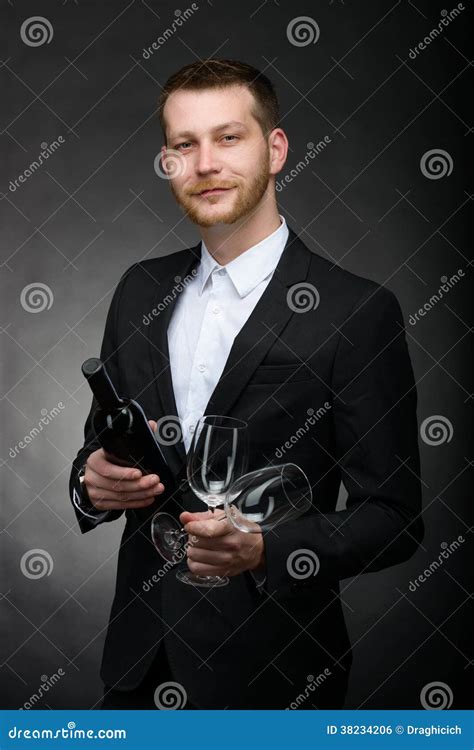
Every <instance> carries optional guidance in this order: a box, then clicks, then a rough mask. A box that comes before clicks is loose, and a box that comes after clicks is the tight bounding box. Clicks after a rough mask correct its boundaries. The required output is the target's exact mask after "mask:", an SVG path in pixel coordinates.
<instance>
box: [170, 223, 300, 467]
mask: <svg viewBox="0 0 474 750" xmlns="http://www.w3.org/2000/svg"><path fill="white" fill-rule="evenodd" d="M280 220H281V224H280V226H279V227H278V229H275V231H274V232H272V234H270V235H269V236H268V237H265V239H264V240H261V242H258V243H257V244H256V245H253V246H252V247H250V248H249V249H248V250H246V251H245V252H243V253H241V255H239V256H238V257H237V258H234V260H231V261H230V262H229V263H227V264H226V265H225V266H221V265H220V264H219V263H218V262H217V261H216V260H215V259H214V258H213V257H212V255H211V254H210V253H209V251H208V249H207V248H206V245H205V243H204V241H202V242H201V262H200V264H199V267H198V272H197V274H196V275H195V277H194V278H193V279H192V281H191V282H190V283H189V284H187V285H186V287H185V289H184V290H183V291H182V292H181V294H180V295H179V298H178V300H177V302H176V304H175V307H174V310H173V314H172V317H171V320H170V324H169V326H168V348H169V353H170V367H171V376H172V381H173V390H174V396H175V401H176V407H177V410H178V417H179V419H180V423H181V430H182V435H183V441H184V445H185V449H186V452H188V450H189V446H190V443H191V440H192V436H193V432H194V429H195V427H196V423H197V421H198V419H199V418H200V417H202V416H203V414H204V411H205V409H206V406H207V403H208V401H209V398H210V397H211V395H212V392H213V391H214V388H215V386H216V384H217V382H218V380H219V378H220V376H221V374H222V371H223V369H224V365H225V363H226V361H227V358H228V356H229V352H230V350H231V348H232V344H233V341H234V338H235V337H236V336H237V334H238V333H239V331H240V329H241V328H242V326H243V325H244V324H245V322H246V320H247V319H248V317H249V316H250V314H251V312H252V310H253V309H254V307H255V305H256V304H257V302H258V300H259V299H260V297H261V296H262V294H263V292H264V291H265V288H266V286H267V284H268V283H269V281H270V279H271V277H272V275H273V272H274V270H275V268H276V266H277V264H278V261H279V260H280V256H281V254H282V252H283V250H284V248H285V245H286V242H287V239H288V226H287V224H286V221H285V219H284V218H283V216H280Z"/></svg>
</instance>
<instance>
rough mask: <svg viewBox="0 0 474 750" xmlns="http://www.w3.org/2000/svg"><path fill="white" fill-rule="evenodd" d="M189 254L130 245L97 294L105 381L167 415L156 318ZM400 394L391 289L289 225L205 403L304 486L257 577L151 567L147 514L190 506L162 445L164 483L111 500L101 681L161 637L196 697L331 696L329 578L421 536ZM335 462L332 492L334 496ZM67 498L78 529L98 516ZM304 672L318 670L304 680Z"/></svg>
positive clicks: (335, 616) (335, 617)
mask: <svg viewBox="0 0 474 750" xmlns="http://www.w3.org/2000/svg"><path fill="white" fill-rule="evenodd" d="M199 255H200V244H198V245H197V246H195V247H193V248H191V249H187V250H183V251H181V252H178V253H174V254H171V255H168V256H165V257H162V258H155V259H150V260H145V261H141V262H138V263H135V264H134V265H133V266H131V267H130V268H129V269H128V270H127V271H126V272H125V274H124V275H123V276H122V278H121V279H120V282H119V284H118V286H117V288H116V290H115V293H114V296H113V299H112V302H111V306H110V309H109V313H108V316H107V322H106V327H105V334H104V338H103V344H102V349H101V357H102V358H103V359H104V360H105V362H106V363H107V368H108V370H109V372H110V374H111V377H112V380H113V382H114V384H115V385H116V387H117V389H118V391H119V392H120V393H121V394H122V395H128V396H130V397H132V398H135V399H136V400H138V401H139V403H140V404H141V405H142V406H143V408H144V411H145V413H146V415H147V418H149V419H155V420H158V419H160V418H162V417H166V416H169V417H172V418H173V417H174V418H175V419H176V417H177V411H176V404H175V400H174V394H173V387H172V381H171V374H170V367H169V352H168V344H167V328H168V323H169V320H170V316H171V313H172V310H173V305H174V303H175V302H176V299H177V298H178V295H179V291H180V290H182V288H184V286H185V284H186V280H187V279H188V278H191V276H190V274H192V272H193V269H196V267H197V264H198V263H199ZM300 285H302V286H300ZM305 288H306V290H307V296H306V297H304V289H305ZM314 290H317V291H316V292H315V291H314ZM308 294H309V296H310V297H311V299H312V300H313V304H311V306H310V305H309V297H308ZM302 295H303V296H302ZM318 301H319V303H318ZM308 307H310V308H311V309H308ZM303 309H304V310H306V311H305V312H302V311H301V310H303ZM416 402H417V396H416V388H415V382H414V377H413V371H412V366H411V362H410V357H409V353H408V350H407V345H406V339H405V333H404V325H403V317H402V314H401V311H400V306H399V304H398V302H397V299H396V297H395V296H394V294H393V293H392V292H391V291H389V290H388V289H386V288H385V287H383V286H380V285H379V284H376V283H374V282H372V281H369V280H367V279H364V278H360V277H358V276H355V275H353V274H352V273H349V272H347V271H344V270H342V269H341V268H339V267H338V266H335V265H332V264H330V263H329V262H328V261H326V260H324V259H323V258H321V257H320V256H318V255H316V254H315V253H313V252H311V251H310V250H309V249H308V248H307V247H306V246H305V245H304V244H303V242H302V241H301V240H300V239H299V238H298V236H297V235H296V234H295V233H294V231H293V230H292V229H291V228H290V233H289V237H288V241H287V245H286V247H285V249H284V251H283V254H282V256H281V258H280V261H279V263H278V265H277V268H276V270H275V272H274V274H273V276H272V278H271V280H270V282H269V284H268V286H267V288H266V289H265V291H264V293H263V295H262V297H261V298H260V300H259V301H258V303H257V305H256V307H255V309H254V310H253V312H252V314H251V315H250V317H249V318H248V320H247V322H246V323H245V325H244V326H243V328H242V329H241V331H240V332H239V334H238V335H237V337H236V338H235V340H234V343H233V346H232V349H231V352H230V355H229V357H228V360H227V362H226V365H225V368H224V371H223V373H222V376H221V378H220V380H219V382H218V384H217V386H216V388H215V390H214V392H213V394H212V396H211V398H210V400H209V403H208V405H207V408H206V411H205V414H228V415H231V416H234V417H238V418H239V419H243V420H246V421H247V422H248V423H249V430H250V465H249V471H250V470H253V469H256V468H259V467H261V466H263V465H266V464H267V463H269V462H274V463H280V462H284V461H291V462H293V463H296V464H298V465H299V466H301V468H302V469H303V470H304V471H305V473H306V474H307V476H308V477H309V479H310V481H311V484H312V487H313V495H314V502H313V508H312V511H310V513H308V514H306V515H305V516H304V517H302V518H300V519H298V520H295V521H291V522H288V523H286V524H284V525H282V526H281V527H279V528H278V529H277V530H276V531H275V532H271V533H268V534H266V536H265V554H266V572H267V578H266V583H265V585H264V587H263V589H262V590H261V591H259V590H258V589H257V587H256V585H255V581H254V579H253V577H252V575H251V574H249V573H248V572H246V573H244V574H242V575H239V576H234V577H233V578H232V579H231V583H230V586H228V587H222V588H215V589H212V590H209V589H197V588H194V587H192V586H186V585H184V584H182V583H180V582H179V581H178V580H176V578H175V573H174V570H170V571H168V572H165V573H163V561H162V559H161V558H160V556H159V555H158V553H157V552H156V550H155V548H154V546H153V544H152V542H151V539H150V530H149V526H150V519H151V516H152V515H153V513H154V512H156V510H157V509H158V508H160V507H162V508H163V509H164V510H167V511H168V512H170V513H172V514H174V515H176V517H178V515H179V513H180V512H181V511H182V510H183V509H188V510H195V511H196V510H204V509H205V507H204V505H203V504H202V503H201V501H200V500H198V498H197V497H196V496H194V494H193V493H192V492H191V491H189V488H187V485H186V481H185V476H186V474H185V449H184V445H183V442H182V441H180V442H177V443H175V444H174V445H169V446H164V447H163V450H164V451H165V453H166V457H167V460H168V462H169V466H170V467H171V469H172V471H173V474H174V475H175V477H176V480H177V482H178V483H179V488H180V489H179V491H178V492H174V494H171V493H170V492H169V491H165V493H163V494H162V495H161V496H160V498H159V499H158V500H157V501H156V503H155V504H153V506H151V507H150V508H147V509H143V510H139V511H133V510H129V511H126V513H125V515H126V525H125V529H124V532H123V536H122V541H121V546H120V554H119V561H118V570H117V584H116V591H115V598H114V601H113V605H112V611H111V615H110V622H109V626H108V631H107V637H106V642H105V647H104V654H103V661H102V668H101V676H102V678H103V680H104V682H105V683H106V684H107V685H109V686H114V687H115V688H116V689H120V690H124V691H126V690H130V689H132V688H134V687H135V686H137V685H138V684H139V683H140V681H141V680H142V679H143V676H144V674H145V673H146V671H147V670H148V668H149V666H150V664H151V662H152V660H153V657H154V655H155V653H156V651H157V648H158V645H159V643H160V641H161V640H162V638H163V637H164V639H165V640H164V642H165V646H166V649H167V653H168V658H169V661H170V664H171V667H172V669H173V672H174V674H175V678H176V681H177V682H179V683H181V684H182V685H183V686H184V688H185V690H186V692H187V695H188V699H189V701H190V702H191V703H193V704H195V705H196V706H198V707H201V708H208V709H214V708H217V709H219V708H226V707H229V708H275V709H277V708H285V707H286V706H289V705H290V703H291V702H292V701H293V702H294V701H295V700H296V696H298V695H300V694H302V693H304V691H305V690H306V691H307V692H308V695H309V694H310V697H309V698H308V699H307V700H306V698H305V700H304V701H303V700H302V701H301V706H300V707H301V708H312V707H313V706H314V705H317V707H318V708H320V707H321V708H322V707H328V708H331V707H338V706H340V705H341V696H342V699H343V696H344V692H345V690H346V686H347V678H348V674H349V669H350V665H351V661H352V654H351V649H350V643H349V639H348V634H347V630H346V626H345V622H344V617H343V612H342V607H341V601H340V598H339V582H340V581H341V579H344V578H347V577H350V576H357V575H359V574H361V573H368V572H374V571H378V570H381V569H383V568H385V567H388V566H391V565H395V564H397V563H401V562H403V561H405V560H407V559H408V558H409V557H410V556H411V555H412V554H413V552H414V551H415V550H416V549H417V547H418V545H419V543H420V541H421V539H422V537H423V522H422V518H421V515H420V513H421V487H420V480H419V473H420V469H419V453H418V441H417V437H418V429H417V420H416ZM94 406H95V402H94V400H93V402H92V407H91V411H92V408H94ZM311 410H313V411H311ZM285 444H286V447H285ZM98 447H99V446H98V444H97V443H96V442H95V441H94V438H93V434H92V432H91V413H89V416H88V418H87V420H86V423H85V442H84V446H83V448H82V449H81V450H80V451H79V453H78V456H77V458H76V459H75V461H74V466H73V468H72V472H71V480H70V494H71V497H72V496H73V493H74V489H75V488H77V472H78V470H79V468H80V467H81V466H82V464H83V463H84V461H85V460H86V458H87V456H88V455H89V454H90V453H91V452H92V451H93V450H96V449H97V448H98ZM341 480H342V482H343V484H344V486H345V488H346V490H347V493H348V499H347V504H346V509H344V510H339V511H336V510H335V508H336V503H337V498H338V492H339V488H340V483H341ZM76 513H77V517H78V521H79V524H80V527H81V529H82V531H83V532H87V531H89V530H91V529H92V528H94V527H95V526H96V525H98V523H97V521H96V520H94V519H93V518H91V517H88V516H84V515H83V514H81V512H80V511H78V510H77V509H76ZM120 514H121V512H120V511H119V512H111V513H109V514H108V515H107V516H106V517H105V519H104V517H103V516H102V520H107V521H110V520H114V519H115V518H117V517H118V516H119V515H120ZM92 515H93V514H92ZM305 559H306V560H309V566H306V567H305V565H306V563H305ZM308 571H310V572H309V573H308ZM153 576H154V580H153ZM150 583H151V585H150ZM325 670H326V671H325ZM320 674H324V675H325V678H324V680H321V684H320V685H319V686H317V687H316V689H314V690H313V689H309V688H308V685H309V684H310V683H311V676H314V677H315V678H316V677H317V676H318V675H320ZM308 675H309V677H308ZM323 682H324V684H323ZM305 695H306V693H305Z"/></svg>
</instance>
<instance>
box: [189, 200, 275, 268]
mask: <svg viewBox="0 0 474 750" xmlns="http://www.w3.org/2000/svg"><path fill="white" fill-rule="evenodd" d="M280 225H281V221H280V216H279V214H278V207H277V205H276V202H275V201H269V200H266V201H265V200H263V201H261V202H260V203H259V204H258V205H257V206H256V208H255V209H253V210H252V212H251V213H250V214H246V215H245V216H243V217H242V218H241V219H238V221H236V222H234V223H233V224H216V225H215V226H213V227H201V228H200V234H201V237H202V239H203V240H204V243H205V245H206V247H207V249H208V250H209V253H210V254H211V255H212V256H213V258H214V259H215V260H216V261H217V262H218V263H220V265H221V266H225V265H226V263H229V262H230V261H231V260H234V258H237V257H238V256H239V255H242V253H245V251H246V250H248V249H249V248H251V247H253V246H254V245H257V244H258V243H259V242H261V241H262V240H264V239H265V237H268V236H269V235H270V234H272V233H273V232H275V230H277V229H278V227H279V226H280Z"/></svg>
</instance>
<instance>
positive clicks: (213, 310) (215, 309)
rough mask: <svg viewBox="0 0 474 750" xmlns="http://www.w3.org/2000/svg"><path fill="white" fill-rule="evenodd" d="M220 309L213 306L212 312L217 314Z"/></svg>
mask: <svg viewBox="0 0 474 750" xmlns="http://www.w3.org/2000/svg"><path fill="white" fill-rule="evenodd" d="M220 311H221V308H220V307H213V308H212V312H213V313H214V315H217V314H218V313H220Z"/></svg>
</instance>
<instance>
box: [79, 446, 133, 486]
mask: <svg viewBox="0 0 474 750" xmlns="http://www.w3.org/2000/svg"><path fill="white" fill-rule="evenodd" d="M87 466H88V467H89V468H91V469H93V470H94V471H95V472H96V473H97V474H100V475H101V476H102V477H105V478H106V479H139V478H140V477H141V476H142V472H141V471H140V469H136V468H134V467H133V466H119V465H118V464H114V463H112V462H111V461H109V460H107V457H106V453H105V451H104V449H103V448H101V449H100V450H99V451H96V452H95V453H93V454H91V455H90V456H89V460H88V462H87Z"/></svg>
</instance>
